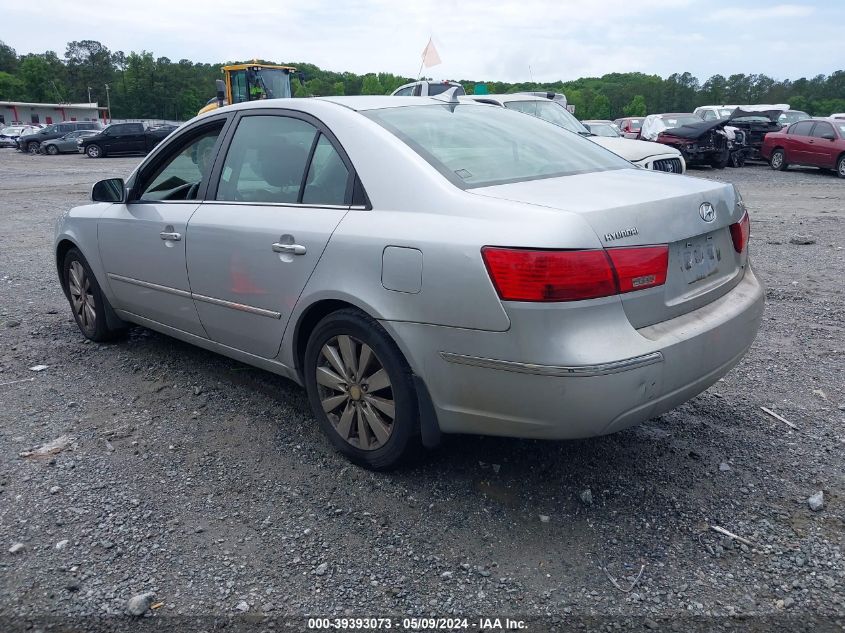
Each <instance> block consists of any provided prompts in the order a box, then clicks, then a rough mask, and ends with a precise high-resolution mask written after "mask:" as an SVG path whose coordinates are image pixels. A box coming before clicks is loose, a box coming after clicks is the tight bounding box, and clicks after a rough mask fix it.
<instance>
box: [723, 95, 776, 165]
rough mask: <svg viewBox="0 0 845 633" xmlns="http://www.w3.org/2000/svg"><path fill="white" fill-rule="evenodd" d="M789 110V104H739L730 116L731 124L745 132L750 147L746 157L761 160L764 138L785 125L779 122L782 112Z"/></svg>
mask: <svg viewBox="0 0 845 633" xmlns="http://www.w3.org/2000/svg"><path fill="white" fill-rule="evenodd" d="M788 110H789V105H788V104H779V105H753V106H739V107H738V108H737V109H736V110H734V111H733V113H732V114H731V116H730V125H731V126H733V127H735V128H739V129H740V130H742V131H743V132H745V143H746V145H747V147H748V149H747V151H746V157H747V158H750V159H756V160H761V159H762V156H761V155H760V150H761V148H762V147H763V139H764V138H765V137H766V135H767V134H769V133H771V132H780V131H781V130H782V129H783V125H782V124H781V123H779V122H778V118H779V117H780V115H781V114H783V113H784V112H786V111H788Z"/></svg>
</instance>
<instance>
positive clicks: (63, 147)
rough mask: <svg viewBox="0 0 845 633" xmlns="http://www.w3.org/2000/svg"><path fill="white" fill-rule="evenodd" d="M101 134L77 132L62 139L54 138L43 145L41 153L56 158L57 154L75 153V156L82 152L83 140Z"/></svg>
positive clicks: (86, 131) (93, 131)
mask: <svg viewBox="0 0 845 633" xmlns="http://www.w3.org/2000/svg"><path fill="white" fill-rule="evenodd" d="M95 134H99V132H98V131H97V130H77V131H76V132H69V133H67V134H65V135H64V136H63V137H61V138H54V139H52V140H50V141H44V142H43V143H41V147H40V149H39V152H40V153H41V154H49V155H50V156H55V155H56V154H67V153H69V152H73V153H74V154H76V153H78V152H81V151H82V139H84V138H87V137H89V136H94V135H95Z"/></svg>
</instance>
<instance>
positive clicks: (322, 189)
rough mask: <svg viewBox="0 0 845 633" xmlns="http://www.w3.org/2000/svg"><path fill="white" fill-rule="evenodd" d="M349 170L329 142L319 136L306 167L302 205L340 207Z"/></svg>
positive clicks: (343, 198) (344, 196)
mask: <svg viewBox="0 0 845 633" xmlns="http://www.w3.org/2000/svg"><path fill="white" fill-rule="evenodd" d="M348 184H349V170H348V169H347V168H346V165H345V164H344V163H343V159H342V158H341V157H340V155H339V154H338V153H337V150H336V149H335V148H334V146H333V145H332V143H331V141H330V140H329V139H328V138H326V137H325V135H323V134H320V139H319V140H318V141H317V145H316V147H315V148H314V157H313V158H312V159H311V165H310V166H309V167H308V177H307V178H306V179H305V190H304V191H303V193H302V202H303V204H331V205H342V204H345V201H346V191H347V185H348Z"/></svg>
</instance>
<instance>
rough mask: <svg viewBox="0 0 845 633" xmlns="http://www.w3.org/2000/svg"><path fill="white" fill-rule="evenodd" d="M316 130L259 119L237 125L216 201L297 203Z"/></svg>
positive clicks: (270, 117) (290, 122)
mask: <svg viewBox="0 0 845 633" xmlns="http://www.w3.org/2000/svg"><path fill="white" fill-rule="evenodd" d="M317 134H318V132H317V128H315V127H314V126H313V125H311V124H310V123H307V122H306V121H303V120H301V119H294V118H292V117H286V116H273V115H259V116H248V117H244V118H243V119H241V121H240V123H239V124H238V128H237V130H235V135H234V137H233V138H232V143H231V145H230V146H229V151H228V153H227V154H226V160H225V161H224V163H223V171H222V172H221V174H220V184H219V186H218V187H217V200H229V201H244V202H259V203H260V202H276V203H297V202H300V201H301V189H302V180H303V176H304V174H305V166H306V164H307V163H308V156H309V154H310V152H311V147H312V145H313V144H314V141H315V139H316V137H317Z"/></svg>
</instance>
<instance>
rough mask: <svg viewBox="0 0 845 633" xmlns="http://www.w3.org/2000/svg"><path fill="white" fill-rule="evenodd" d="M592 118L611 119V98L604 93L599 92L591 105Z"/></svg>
mask: <svg viewBox="0 0 845 633" xmlns="http://www.w3.org/2000/svg"><path fill="white" fill-rule="evenodd" d="M590 118H592V119H609V118H610V99H608V98H607V97H606V96H605V95H603V94H597V95H596V97H595V99H593V103H592V105H591V106H590Z"/></svg>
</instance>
